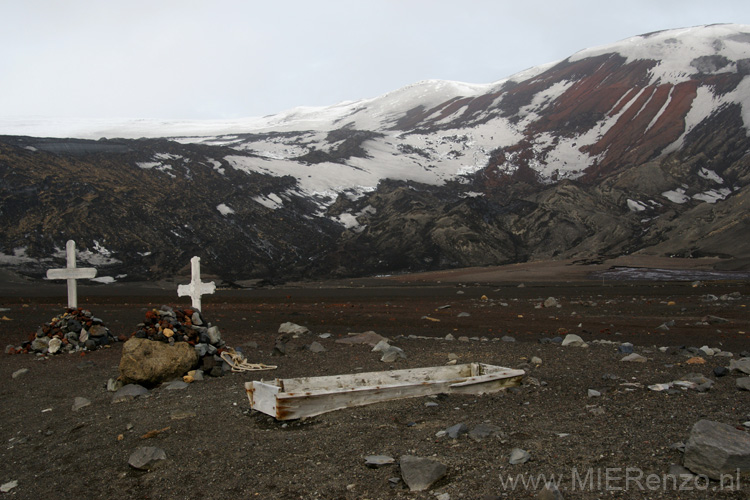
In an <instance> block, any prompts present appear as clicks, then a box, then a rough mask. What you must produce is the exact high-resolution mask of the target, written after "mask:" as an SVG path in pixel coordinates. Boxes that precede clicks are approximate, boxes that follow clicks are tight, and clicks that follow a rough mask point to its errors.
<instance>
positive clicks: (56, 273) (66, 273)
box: [47, 240, 96, 309]
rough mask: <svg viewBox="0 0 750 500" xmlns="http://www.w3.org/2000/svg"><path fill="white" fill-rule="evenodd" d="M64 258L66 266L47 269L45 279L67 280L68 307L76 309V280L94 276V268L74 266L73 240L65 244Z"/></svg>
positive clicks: (74, 245)
mask: <svg viewBox="0 0 750 500" xmlns="http://www.w3.org/2000/svg"><path fill="white" fill-rule="evenodd" d="M65 258H66V260H67V267H64V268H62V269H47V279H49V280H67V281H68V307H69V308H70V309H76V308H77V307H78V286H77V284H76V280H79V279H91V278H94V277H95V276H96V269H94V268H93V267H76V242H75V241H73V240H68V242H67V243H66V244H65Z"/></svg>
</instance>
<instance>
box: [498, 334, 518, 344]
mask: <svg viewBox="0 0 750 500" xmlns="http://www.w3.org/2000/svg"><path fill="white" fill-rule="evenodd" d="M500 340H502V341H503V342H515V341H516V339H515V337H511V336H510V335H503V337H502V338H501V339H500Z"/></svg>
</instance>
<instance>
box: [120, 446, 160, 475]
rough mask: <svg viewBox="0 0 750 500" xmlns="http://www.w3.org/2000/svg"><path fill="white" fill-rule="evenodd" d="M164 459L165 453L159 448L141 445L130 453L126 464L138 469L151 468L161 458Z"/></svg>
mask: <svg viewBox="0 0 750 500" xmlns="http://www.w3.org/2000/svg"><path fill="white" fill-rule="evenodd" d="M166 459H167V454H166V453H165V452H164V450H162V449H161V448H157V447H155V446H142V447H140V448H138V449H137V450H135V451H134V452H133V454H132V455H130V459H128V465H130V466H131V467H132V468H134V469H138V470H153V469H154V468H155V467H156V466H157V465H158V464H159V463H160V461H161V460H166Z"/></svg>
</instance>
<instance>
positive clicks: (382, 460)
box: [365, 455, 396, 469]
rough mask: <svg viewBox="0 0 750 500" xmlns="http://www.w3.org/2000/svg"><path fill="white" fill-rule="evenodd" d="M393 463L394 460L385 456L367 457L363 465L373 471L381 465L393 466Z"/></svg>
mask: <svg viewBox="0 0 750 500" xmlns="http://www.w3.org/2000/svg"><path fill="white" fill-rule="evenodd" d="M395 463H396V459H395V458H393V457H389V456H387V455H368V456H366V457H365V465H366V466H367V467H370V468H373V469H376V468H378V467H381V466H383V465H393V464H395Z"/></svg>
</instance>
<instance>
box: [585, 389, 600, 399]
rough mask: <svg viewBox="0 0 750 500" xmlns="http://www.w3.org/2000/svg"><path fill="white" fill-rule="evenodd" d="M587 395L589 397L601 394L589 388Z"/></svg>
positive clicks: (596, 396)
mask: <svg viewBox="0 0 750 500" xmlns="http://www.w3.org/2000/svg"><path fill="white" fill-rule="evenodd" d="M588 395H589V397H590V398H598V397H600V396H601V395H602V393H601V392H599V391H597V390H594V389H589V390H588Z"/></svg>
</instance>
